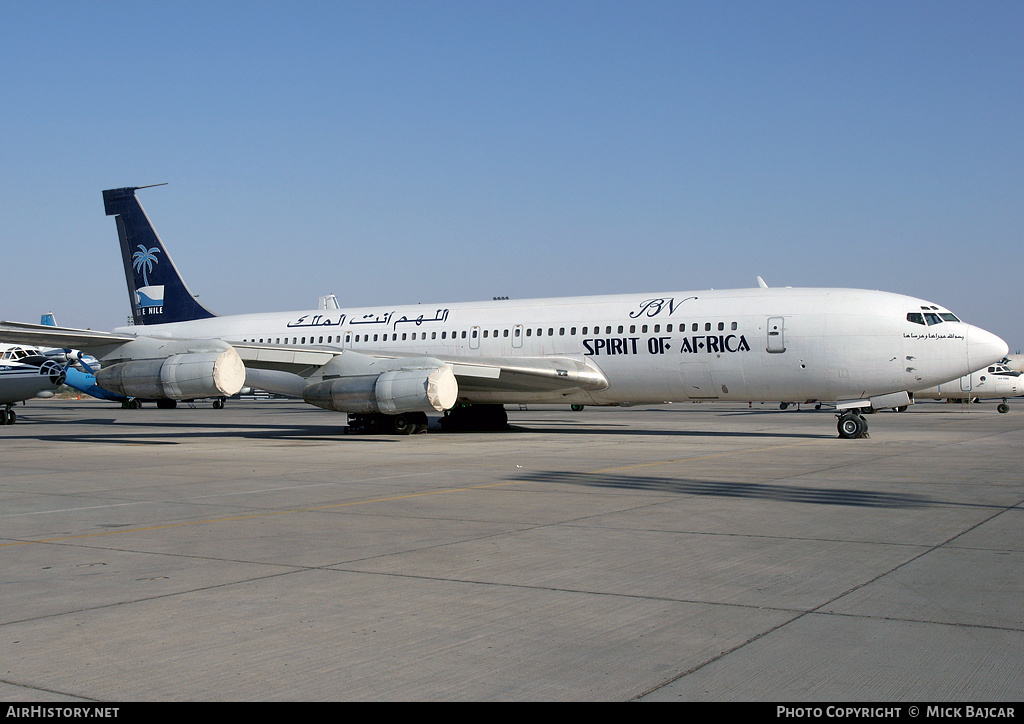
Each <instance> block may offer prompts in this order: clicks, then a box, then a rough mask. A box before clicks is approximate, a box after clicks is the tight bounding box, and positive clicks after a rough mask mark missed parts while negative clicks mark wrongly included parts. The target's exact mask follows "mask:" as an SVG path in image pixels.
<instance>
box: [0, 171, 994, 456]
mask: <svg viewBox="0 0 1024 724" xmlns="http://www.w3.org/2000/svg"><path fill="white" fill-rule="evenodd" d="M142 188H148V187H144V186H139V187H128V188H119V189H109V190H106V191H104V192H103V201H104V210H105V212H106V214H107V215H108V216H113V217H114V220H115V222H116V225H117V231H118V239H119V241H120V246H121V253H122V258H123V262H124V270H125V278H126V280H127V283H128V296H129V302H130V304H131V308H132V316H133V321H134V324H132V325H130V326H128V327H122V328H119V329H115V330H113V331H112V332H110V333H95V332H90V331H87V330H75V329H66V328H53V327H43V326H40V325H28V324H18V323H13V322H5V323H2V325H0V339H8V340H17V341H21V340H26V339H30V340H33V341H34V343H36V344H52V345H54V346H60V347H73V348H75V349H85V350H88V351H91V352H92V353H93V354H95V355H96V356H97V357H99V358H100V359H101V360H102V361H103V369H102V370H100V371H99V372H98V373H97V375H96V378H97V383H98V384H99V385H100V386H101V387H103V388H104V389H107V390H110V391H112V392H115V393H117V394H122V395H126V396H130V397H146V398H157V399H167V400H183V399H190V398H194V397H216V396H218V395H224V396H230V395H232V394H234V393H235V392H237V391H238V390H239V389H240V388H241V387H242V386H243V385H247V386H250V387H256V388H261V389H265V390H268V391H270V392H277V393H282V394H288V395H294V396H299V397H301V398H302V399H303V400H305V401H306V402H307V403H309V404H311V405H314V406H317V407H321V408H324V409H328V410H334V411H338V412H345V413H347V414H348V423H349V427H350V428H352V429H355V430H365V431H378V432H389V433H395V434H406V433H410V432H416V431H421V430H424V429H425V428H426V424H427V414H429V413H434V414H436V413H444V417H443V419H442V421H441V422H442V427H446V428H451V429H456V428H466V427H468V428H474V429H478V428H481V427H501V426H503V425H505V424H506V422H507V417H506V415H505V411H504V408H503V407H502V405H504V404H515V403H559V404H568V405H573V406H580V405H632V404H638V403H645V404H647V403H658V404H660V403H666V402H685V401H695V400H699V401H710V400H734V401H744V402H747V401H778V400H780V399H781V400H807V401H817V402H827V403H828V404H830V405H834V407H835V409H836V414H837V418H838V422H837V428H838V431H839V436H840V437H843V438H860V437H865V436H866V434H867V424H866V422H865V420H864V417H863V415H861V414H860V413H861V411H862V410H864V408H890V407H900V406H904V405H908V404H911V403H912V401H913V393H914V392H915V391H916V390H920V389H924V388H927V387H931V386H934V385H937V384H940V383H943V382H946V381H947V380H950V379H956V378H958V377H961V376H963V375H966V374H970V373H971V372H973V371H974V370H976V369H980V368H982V367H984V366H986V365H988V364H991V363H993V362H996V361H998V360H1000V359H1001V358H1002V357H1003V356H1004V355H1005V354H1006V352H1007V349H1008V348H1007V345H1006V343H1005V342H1004V341H1003V340H1002V339H1000V338H999V337H997V336H996V335H994V334H992V333H990V332H987V331H985V330H983V329H980V328H978V327H975V326H972V325H970V324H967V323H965V322H963V321H961V320H960V319H959V318H958V317H957V316H956V315H954V314H953V313H952V312H950V311H949V310H948V309H946V308H944V307H942V306H940V305H937V304H935V303H933V302H930V301H926V300H923V299H917V298H914V297H909V296H904V295H901V294H894V293H890V292H881V291H867V290H856V289H832V288H820V289H817V288H807V289H800V288H774V287H773V288H768V287H767V286H766V285H764V284H759V285H758V287H757V288H750V289H733V290H702V291H667V292H657V293H641V294H617V295H613V296H587V297H567V298H550V299H533V300H525V301H515V300H506V299H501V300H492V301H483V302H453V303H439V304H418V305H395V306H374V307H358V306H357V307H349V308H345V309H342V308H339V307H338V306H337V305H333V304H327V305H325V304H321V305H320V307H321V308H319V309H316V310H310V311H296V312H282V313H258V314H240V315H231V316H218V315H216V314H214V313H213V312H211V311H209V310H208V309H207V308H206V307H205V306H203V305H202V304H200V303H199V301H198V300H197V299H196V298H195V296H194V295H193V294H192V293H191V292H190V291H189V289H188V287H187V286H186V285H185V282H184V281H183V279H182V277H181V275H180V274H179V272H178V270H177V269H176V267H175V265H174V264H173V262H172V261H171V259H170V256H169V255H168V253H167V249H166V247H165V246H164V244H163V242H162V241H161V240H160V238H159V236H158V235H157V233H156V230H155V229H154V227H153V224H152V223H151V222H150V220H149V217H148V216H147V215H146V212H145V211H144V210H143V208H142V205H141V204H140V203H139V201H138V198H137V196H136V192H137V191H138V190H139V189H142Z"/></svg>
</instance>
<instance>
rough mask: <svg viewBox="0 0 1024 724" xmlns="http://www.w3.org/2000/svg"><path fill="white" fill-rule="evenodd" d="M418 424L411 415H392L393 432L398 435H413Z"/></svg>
mask: <svg viewBox="0 0 1024 724" xmlns="http://www.w3.org/2000/svg"><path fill="white" fill-rule="evenodd" d="M415 429H416V425H415V424H414V423H413V421H412V420H411V419H410V417H409V415H393V416H392V417H391V432H393V433H395V434H396V435H411V434H412V432H413V430H415Z"/></svg>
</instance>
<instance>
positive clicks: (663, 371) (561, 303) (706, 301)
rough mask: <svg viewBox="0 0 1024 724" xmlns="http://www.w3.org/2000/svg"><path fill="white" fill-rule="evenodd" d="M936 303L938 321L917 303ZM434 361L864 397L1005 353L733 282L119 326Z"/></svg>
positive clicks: (725, 394)
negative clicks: (581, 367)
mask: <svg viewBox="0 0 1024 724" xmlns="http://www.w3.org/2000/svg"><path fill="white" fill-rule="evenodd" d="M923 309H929V310H937V311H940V312H942V313H943V314H945V316H946V319H952V320H953V321H946V320H940V319H938V317H937V316H935V315H932V316H933V317H935V319H936V320H938V321H936V322H935V323H934V324H931V325H929V324H926V323H924V322H923V321H922V322H913V321H910V316H911V313H914V314H916V315H917V316H920V312H921V310H923ZM115 331H117V332H127V333H131V334H136V335H146V336H155V337H170V338H178V339H186V338H192V339H196V338H200V339H210V338H216V339H221V340H224V341H227V342H230V343H248V344H262V345H271V346H275V347H277V346H280V347H284V346H288V347H298V348H306V349H310V348H320V349H344V350H353V351H362V352H366V353H368V354H384V355H396V356H403V355H426V356H436V357H438V358H439V359H442V360H443V359H445V358H446V357H458V358H462V359H467V358H481V359H485V358H492V359H493V358H501V359H505V360H507V359H510V358H540V357H562V358H572V359H575V360H577V361H579V362H582V363H583V364H585V365H586V366H588V367H590V368H591V369H596V370H599V371H600V373H602V374H603V375H604V377H605V378H606V379H607V380H608V385H607V387H606V388H604V389H601V390H590V391H574V392H571V393H566V392H564V391H563V392H554V393H552V392H537V391H529V392H524V391H515V390H502V389H500V387H499V388H494V389H480V390H476V389H472V390H464V391H460V397H459V399H460V401H467V402H496V403H515V402H556V401H557V402H571V403H580V404H620V403H637V402H645V403H652V402H671V401H685V400H715V399H718V400H742V401H748V400H753V401H757V400H768V401H777V400H804V399H807V400H823V401H839V400H858V399H866V398H868V397H871V396H874V395H882V394H887V393H892V392H896V391H911V392H913V391H915V390H919V389H923V388H926V387H931V386H934V385H936V384H939V383H941V382H944V381H946V380H949V379H953V378H957V377H960V376H962V375H965V374H969V373H970V372H971V371H973V370H975V369H978V368H980V367H982V366H984V365H987V364H989V363H991V362H994V361H996V360H998V359H1000V358H1001V357H1002V356H1003V355H1005V354H1006V344H1005V343H1004V342H1003V341H1002V340H1001V339H999V338H998V337H996V336H995V335H992V334H991V333H989V332H986V331H984V330H982V329H980V328H977V327H973V326H971V325H968V324H965V323H963V322H960V321H959V320H956V318H955V317H953V316H952V315H951V314H949V313H948V312H946V311H945V310H939V308H938V307H937V306H936V305H933V304H932V303H931V302H926V301H924V300H921V299H915V298H913V297H907V296H903V295H899V294H892V293H888V292H877V291H864V290H854V289H788V288H770V289H760V288H757V289H736V290H720V291H715V290H709V291H697V292H670V293H665V294H633V295H616V296H600V297H568V298H553V299H535V300H525V301H494V302H476V303H453V304H431V305H425V304H424V305H415V306H403V307H384V308H382V307H376V308H354V309H345V310H343V309H320V310H316V311H309V312H292V313H267V314H245V315H234V316H223V317H213V318H210V319H202V320H196V321H190V322H178V323H173V324H161V325H145V326H133V327H127V328H122V329H120V330H115Z"/></svg>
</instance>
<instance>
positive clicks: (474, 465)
mask: <svg viewBox="0 0 1024 724" xmlns="http://www.w3.org/2000/svg"><path fill="white" fill-rule="evenodd" d="M509 411H510V418H511V422H512V424H513V426H514V427H513V430H512V431H510V432H500V433H441V432H435V431H431V432H429V433H427V434H423V435H414V436H410V437H397V436H391V435H379V436H368V435H346V434H344V422H345V416H344V415H341V414H338V413H331V412H326V411H323V410H319V409H315V408H312V407H309V406H306V405H303V404H302V403H299V402H291V401H287V402H285V401H266V402H251V401H249V402H245V401H242V402H238V401H229V403H228V405H227V407H226V408H225V409H223V410H214V409H211V407H210V406H209V405H208V404H205V403H203V404H197V405H196V407H195V408H194V409H193V408H189V407H187V406H179V408H178V409H176V410H170V411H168V410H157V409H155V408H154V407H153V406H152V405H150V406H148V407H146V408H144V409H142V410H134V411H132V410H122V409H120V408H119V407H115V406H111V405H110V404H109V403H102V402H98V401H74V400H72V401H60V400H33V401H30V402H29V403H28V405H26V406H24V407H22V406H18V407H17V412H18V415H19V418H18V419H19V421H18V423H17V424H16V425H14V426H6V427H0V700H3V701H8V702H40V701H50V702H85V701H99V702H130V701H300V700H301V701H310V700H328V701H330V700H333V701H359V700H385V701H405V700H418V701H434V700H458V701H493V700H505V701H527V700H529V701H544V700H562V701H568V700H585V701H630V700H643V701H669V700H672V701H782V702H808V701H814V702H826V701H832V702H853V701H856V702H864V701H872V702H966V703H979V702H1014V701H1020V700H1022V699H1024V603H1022V602H1024V584H1022V583H1021V575H1020V571H1021V569H1022V563H1024V535H1022V524H1024V507H1022V502H1024V473H1022V466H1021V451H1022V450H1024V404H1020V403H1019V402H1018V401H1012V402H1011V412H1010V413H1009V414H998V413H997V412H996V410H995V403H984V404H980V405H972V406H971V407H969V408H964V407H961V406H960V405H949V404H941V403H922V404H918V405H915V406H912V407H911V408H910V409H909V410H907V411H906V412H903V413H893V412H888V413H879V414H876V415H873V416H871V417H870V418H869V423H870V437H869V438H867V439H863V440H842V439H839V438H838V437H837V435H836V427H835V416H834V414H833V413H831V412H827V411H814V410H795V409H789V410H786V411H781V410H779V409H778V407H777V406H775V405H758V404H755V405H753V406H751V407H748V405H746V404H742V405H739V404H725V403H719V404H682V405H680V404H676V405H663V406H638V407H634V408H587V409H585V410H583V411H582V412H572V411H570V410H569V409H568V407H565V408H554V407H546V408H536V409H525V410H520V409H517V408H515V407H511V406H510V407H509Z"/></svg>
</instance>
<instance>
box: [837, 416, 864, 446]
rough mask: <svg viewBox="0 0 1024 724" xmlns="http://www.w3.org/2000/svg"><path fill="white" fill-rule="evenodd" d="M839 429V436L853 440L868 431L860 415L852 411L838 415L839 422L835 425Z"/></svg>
mask: <svg viewBox="0 0 1024 724" xmlns="http://www.w3.org/2000/svg"><path fill="white" fill-rule="evenodd" d="M836 427H837V428H838V429H839V437H841V438H845V439H847V440H853V439H856V438H859V437H864V435H865V433H867V431H868V423H867V421H865V420H864V418H863V417H861V416H860V415H855V414H852V413H846V414H844V415H840V417H839V423H838V424H837V425H836Z"/></svg>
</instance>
